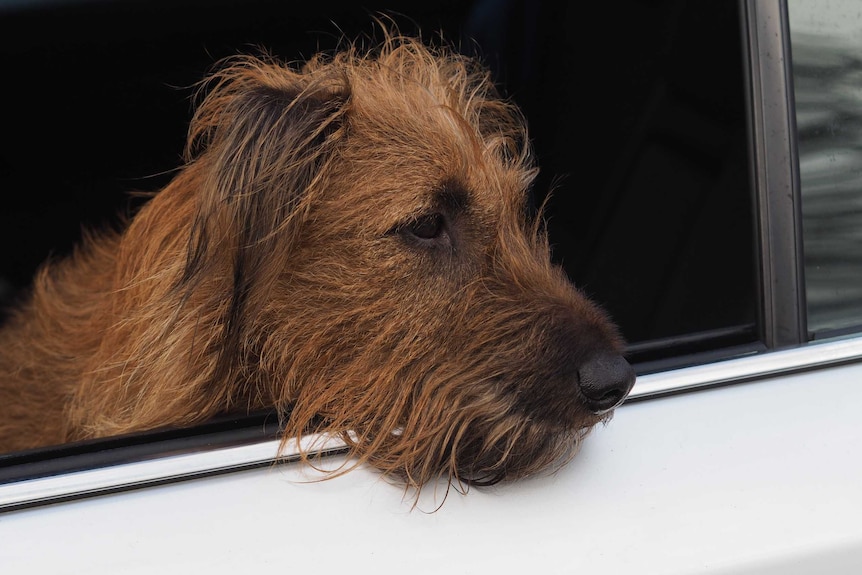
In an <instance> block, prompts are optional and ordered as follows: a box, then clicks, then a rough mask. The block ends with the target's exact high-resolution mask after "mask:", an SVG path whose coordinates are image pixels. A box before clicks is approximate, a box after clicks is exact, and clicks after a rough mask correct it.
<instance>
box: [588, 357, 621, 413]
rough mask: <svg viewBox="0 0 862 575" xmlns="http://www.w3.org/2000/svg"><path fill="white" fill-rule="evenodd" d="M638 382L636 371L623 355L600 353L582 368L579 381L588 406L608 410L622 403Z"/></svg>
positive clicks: (592, 409) (596, 410)
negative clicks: (636, 380)
mask: <svg viewBox="0 0 862 575" xmlns="http://www.w3.org/2000/svg"><path fill="white" fill-rule="evenodd" d="M634 383H635V372H634V370H633V369H632V366H630V365H629V362H627V361H626V360H625V359H624V358H623V357H622V356H620V355H617V354H615V353H600V354H596V355H594V356H592V357H591V358H589V359H588V360H587V361H586V362H584V363H583V364H582V365H581V367H580V368H579V369H578V385H579V386H580V388H581V394H582V395H583V397H584V399H585V400H586V403H587V407H588V408H589V409H590V410H591V411H593V412H595V413H604V412H607V411H610V410H611V409H613V408H615V407H616V406H617V405H619V404H620V403H622V401H623V399H625V397H626V395H628V393H629V391H631V388H632V386H633V385H634Z"/></svg>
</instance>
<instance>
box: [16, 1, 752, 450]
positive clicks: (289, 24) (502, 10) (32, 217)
mask: <svg viewBox="0 0 862 575" xmlns="http://www.w3.org/2000/svg"><path fill="white" fill-rule="evenodd" d="M203 6H205V7H206V14H207V18H206V19H204V20H201V19H200V17H199V16H200V13H201V11H200V9H198V8H199V7H203ZM383 8H384V6H376V5H374V3H372V4H371V5H363V6H356V5H354V3H349V2H347V3H339V2H336V3H327V4H326V5H321V6H316V5H302V6H294V5H292V4H291V5H288V4H284V3H275V4H273V3H265V2H252V3H239V2H237V3H233V2H222V3H217V4H215V5H213V4H211V3H206V2H195V1H189V2H183V3H179V4H177V3H173V2H167V1H153V2H149V3H135V4H134V5H128V6H124V8H123V9H122V10H120V9H117V8H116V5H115V4H111V3H109V2H108V3H87V2H82V3H75V2H69V3H63V4H62V5H53V4H50V3H48V4H45V5H44V6H42V7H41V8H38V9H36V8H29V7H23V8H22V7H18V8H16V9H12V8H9V9H7V12H5V13H0V37H2V38H4V42H2V43H0V50H2V56H3V60H4V62H6V66H7V71H6V73H7V75H8V76H9V77H17V78H25V77H26V78H28V82H27V83H26V84H25V85H22V86H21V88H20V89H18V90H7V91H3V93H2V94H0V98H2V100H0V101H2V103H3V107H2V109H4V110H6V111H7V112H6V114H7V115H9V114H11V115H14V118H15V121H12V122H10V123H9V125H8V126H7V131H6V137H5V138H3V139H2V141H0V189H3V190H21V192H20V197H19V199H20V202H21V203H20V205H19V206H18V207H16V208H15V209H14V210H3V211H0V245H3V246H5V247H4V249H3V250H2V253H0V257H2V259H0V303H2V304H3V305H4V306H5V305H12V304H13V303H14V302H15V300H16V298H17V297H18V296H19V295H20V294H22V293H24V292H25V291H26V289H27V285H28V284H29V282H30V281H31V279H32V276H33V274H34V272H35V270H36V269H37V267H38V265H39V263H40V262H41V261H43V260H45V259H46V258H47V257H49V256H50V257H62V256H63V255H64V254H67V253H69V252H70V251H71V250H72V246H73V245H74V244H75V243H76V242H77V241H78V240H79V239H80V229H81V225H82V223H83V225H84V226H86V227H97V228H98V227H106V226H111V225H115V223H116V222H117V221H118V220H119V219H120V218H118V217H117V214H132V213H133V212H134V209H135V208H136V206H138V205H140V203H141V202H142V201H145V196H143V195H133V196H130V195H129V192H130V191H145V192H149V191H156V190H158V189H159V188H160V187H162V186H164V185H165V184H166V183H167V182H168V181H169V180H170V178H171V176H172V175H173V173H174V172H173V170H174V169H175V168H176V167H177V165H178V164H179V162H180V159H179V155H180V153H181V150H182V146H183V141H184V139H185V131H186V129H187V126H188V120H189V118H190V114H191V105H190V95H191V93H192V90H191V89H190V88H189V87H191V86H193V85H194V84H195V82H197V81H199V80H200V79H201V78H202V77H203V75H204V74H205V73H206V71H207V70H208V69H209V68H210V67H211V66H212V64H213V63H214V62H215V61H216V60H218V59H219V58H220V57H223V56H228V55H230V54H233V53H235V52H236V51H237V50H245V51H254V48H253V47H254V46H265V47H267V48H269V50H270V51H271V52H272V53H273V54H275V55H276V56H279V57H281V58H283V59H287V60H296V59H301V58H305V57H308V56H309V55H311V54H312V53H314V52H315V51H317V50H318V49H334V48H336V47H337V46H338V44H339V42H340V40H339V35H340V34H341V33H342V32H343V33H344V34H345V35H346V36H347V37H356V36H360V35H362V34H373V31H372V30H373V25H372V24H371V23H370V17H369V13H373V12H374V11H375V10H378V9H383ZM405 16H406V18H403V19H399V20H398V21H399V23H400V24H401V25H402V30H403V31H404V32H407V33H412V32H416V31H417V30H419V31H421V32H422V34H423V35H424V37H425V38H427V39H429V40H433V38H434V36H435V34H436V32H437V31H438V30H442V32H443V35H444V37H446V38H447V39H449V40H450V41H451V42H453V43H455V44H456V45H457V46H459V49H461V50H462V51H464V52H465V53H468V54H471V55H476V56H478V57H480V58H481V59H482V60H483V61H485V62H486V64H487V65H488V66H489V67H490V68H491V70H492V73H493V75H494V77H495V79H496V80H497V82H498V84H499V85H500V87H501V90H502V91H503V93H504V94H505V95H506V96H508V97H510V98H511V99H513V100H514V101H515V102H516V103H517V104H518V105H519V106H520V107H521V108H522V109H523V111H524V113H525V115H526V117H527V121H528V124H529V129H530V135H531V138H532V140H533V143H534V146H535V151H536V155H537V160H538V163H539V165H540V166H541V173H540V176H539V179H538V181H537V183H536V185H535V187H534V189H533V195H534V203H535V204H536V205H540V204H543V203H544V202H546V200H547V204H546V211H545V216H546V217H547V221H548V228H549V233H550V237H551V241H552V244H553V257H554V259H555V260H556V261H557V262H558V263H559V264H560V265H561V266H563V268H564V269H565V271H566V272H567V273H568V274H569V277H570V278H571V279H572V280H573V281H574V282H575V283H576V284H577V285H578V286H579V287H580V288H581V289H582V290H583V291H584V292H585V293H586V294H587V295H589V296H590V297H591V298H593V299H594V300H596V301H597V302H599V303H600V304H601V305H602V306H603V307H604V308H605V309H606V310H607V311H608V313H609V314H610V316H611V317H612V318H613V319H614V320H615V321H616V322H617V323H618V324H619V326H620V330H621V332H622V335H623V336H624V337H625V339H626V340H627V342H628V357H629V359H630V361H631V362H632V363H633V364H634V365H635V367H636V369H638V371H639V372H640V373H649V372H656V371H660V370H663V369H667V368H669V367H679V366H682V365H691V364H696V363H699V362H703V361H705V360H706V359H716V358H726V357H734V356H736V355H739V354H741V353H750V352H752V351H760V350H762V349H764V345H763V342H762V337H761V326H760V325H759V324H760V322H761V320H760V317H761V313H760V310H759V307H760V305H761V303H760V301H759V300H760V294H759V292H758V278H757V271H756V270H757V259H758V250H759V245H758V242H757V240H756V233H755V227H756V226H755V221H756V214H755V202H754V190H753V186H754V185H753V183H752V178H751V172H752V165H751V164H752V161H751V157H750V153H749V152H750V144H749V139H750V137H749V121H748V109H747V102H746V94H747V92H746V68H745V60H746V54H745V52H744V46H745V43H744V41H743V39H742V34H741V30H742V26H740V12H739V8H738V6H737V5H736V4H735V3H731V2H722V3H703V2H696V1H690V2H681V3H680V2H658V3H650V4H648V5H647V4H644V3H641V2H626V3H624V4H623V5H619V4H617V3H587V4H573V3H568V4H566V3H562V4H561V3H532V2H523V3H521V2H508V1H504V0H500V1H491V2H462V3H453V2H445V1H439V2H425V3H416V4H415V5H412V6H411V8H410V9H409V10H407V11H406V13H405ZM333 22H334V23H335V24H337V27H336V26H335V25H334V24H333ZM584 22H596V23H603V24H602V25H605V24H607V23H610V22H612V23H613V25H612V26H611V25H607V30H606V31H605V33H603V34H601V35H598V36H596V35H593V34H585V35H582V34H574V33H572V31H573V30H577V29H578V28H579V27H581V26H583V23H584ZM106 23H110V25H106ZM154 30H158V31H159V33H158V35H154V33H153V31H154ZM156 37H157V38H156ZM611 44H612V45H613V49H612V50H610V49H608V50H606V49H605V47H606V46H609V45H611ZM34 68H35V69H38V70H41V71H43V72H44V73H40V74H33V73H32V70H33V69H34ZM57 86H62V87H63V91H64V97H63V99H62V101H59V102H58V101H57V98H56V94H57ZM183 87H185V88H183ZM22 119H26V121H23V120H22ZM46 134H51V137H45V135H46ZM34 150H39V153H34ZM46 158H50V159H51V169H45V168H44V165H43V163H44V161H45V159H46ZM551 191H552V193H551ZM251 421H252V422H251V424H248V425H246V426H245V427H249V425H250V426H251V427H254V426H256V425H257V424H256V423H255V420H251ZM228 427H230V425H229V426H228ZM239 427H243V424H239ZM258 427H259V426H258ZM219 429H222V427H220V428H219ZM271 431H272V430H269V431H268V432H267V433H270V432H271ZM134 443H136V444H137V443H140V442H139V441H138V440H135V441H134ZM113 445H117V446H119V447H122V444H113ZM119 447H118V448H119ZM99 449H101V448H100V447H99V446H96V447H94V448H90V447H87V448H85V449H84V450H85V451H88V452H89V451H93V450H99ZM27 457H29V458H30V460H32V459H33V457H34V456H32V455H28V456H27ZM52 457H54V454H50V453H49V454H47V455H45V454H42V455H39V456H38V457H36V460H38V462H40V464H41V462H42V461H43V460H45V459H51V458H52ZM6 461H7V462H8V465H13V464H15V462H16V460H14V458H7V460H6ZM28 461H29V460H28ZM2 463H3V461H0V464H2ZM75 465H77V464H75Z"/></svg>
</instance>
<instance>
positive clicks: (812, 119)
mask: <svg viewBox="0 0 862 575" xmlns="http://www.w3.org/2000/svg"><path fill="white" fill-rule="evenodd" d="M789 11H790V33H791V34H790V36H791V41H792V54H793V76H794V78H793V81H794V85H795V93H796V121H797V127H798V130H799V167H800V177H801V184H802V198H803V202H802V214H803V226H804V246H805V276H806V291H807V297H808V325H809V328H810V329H811V330H812V331H813V332H814V333H815V334H816V335H825V334H827V333H829V332H832V331H833V330H836V329H853V328H854V327H858V326H860V325H862V3H860V2H858V1H857V0H833V1H831V2H828V3H826V2H821V1H819V0H792V1H791V2H790V4H789Z"/></svg>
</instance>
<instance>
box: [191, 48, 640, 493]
mask: <svg viewBox="0 0 862 575" xmlns="http://www.w3.org/2000/svg"><path fill="white" fill-rule="evenodd" d="M207 86H208V95H207V96H206V98H205V99H204V101H203V103H202V105H201V106H200V108H199V110H198V112H197V114H196V117H195V119H194V122H193V125H192V129H191V138H190V146H189V150H190V161H191V166H190V168H194V169H198V170H200V171H201V172H202V173H205V174H207V176H206V179H205V183H204V185H203V186H202V189H201V192H200V199H199V201H198V205H197V212H196V214H197V215H196V218H195V223H194V226H193V230H192V233H191V235H190V241H189V252H188V262H187V265H186V270H185V274H184V276H183V279H182V282H181V283H182V285H183V286H185V287H186V289H189V290H194V289H197V287H199V286H200V285H202V284H203V283H206V282H209V283H210V284H212V283H213V282H215V283H216V284H218V285H221V286H222V287H221V288H220V289H210V293H211V295H210V296H209V297H211V298H212V300H213V301H212V307H213V309H216V308H217V309H221V310H223V314H222V316H221V318H220V319H219V322H218V329H220V330H221V334H222V335H221V337H220V340H219V342H220V343H219V345H218V346H217V349H216V355H217V357H216V358H215V359H214V363H215V365H216V366H217V367H216V369H215V370H214V372H213V373H214V376H213V377H214V378H215V379H219V380H221V381H224V380H230V381H232V382H236V383H235V385H236V386H238V387H241V388H242V389H243V390H244V392H243V393H245V394H247V396H248V398H249V399H248V402H249V404H253V405H260V406H262V405H266V404H267V403H275V404H276V405H278V406H279V407H280V408H282V409H284V410H286V411H288V410H289V413H290V415H289V418H288V421H287V431H286V433H287V437H288V438H289V437H295V436H297V435H300V434H302V433H303V432H308V431H327V432H335V433H340V434H342V436H343V437H344V439H345V441H347V442H348V444H349V445H350V446H351V447H352V449H353V452H354V455H355V456H357V459H356V460H358V461H368V462H370V463H371V464H373V465H375V466H376V467H378V468H380V469H381V470H383V471H385V472H387V473H391V474H395V475H398V476H400V477H403V478H404V479H406V481H407V483H408V485H413V486H420V485H422V484H423V483H425V482H426V481H428V480H430V479H432V478H434V477H437V476H440V475H441V474H442V475H443V476H448V477H449V478H450V479H457V480H460V481H465V482H472V483H480V484H482V483H494V482H497V481H499V480H501V479H504V478H510V477H518V476H523V475H527V474H530V473H533V472H535V471H538V470H540V469H544V468H547V467H548V466H553V465H554V464H557V463H560V462H562V461H565V460H566V458H567V457H569V456H571V455H572V454H573V453H574V451H575V449H576V448H577V445H578V443H579V441H580V440H581V438H582V437H583V436H584V435H585V434H586V433H587V432H588V431H589V430H590V428H592V427H593V426H594V425H595V424H596V423H598V422H600V421H602V420H603V419H606V418H607V417H609V414H610V413H611V411H612V409H613V408H614V407H616V406H617V405H619V403H620V402H621V401H622V400H623V399H624V397H625V396H626V394H627V393H628V391H629V390H630V388H631V386H632V384H633V382H634V374H633V372H632V370H631V368H630V367H629V365H628V364H627V363H626V362H625V360H624V359H623V358H622V357H621V355H620V354H621V341H620V338H619V336H618V335H617V331H616V329H615V328H614V326H613V325H612V324H611V323H610V322H609V320H608V319H607V317H606V316H605V314H604V313H603V312H602V311H601V310H599V309H598V308H597V307H596V306H595V305H594V304H592V303H591V302H590V301H588V299H587V298H586V297H584V295H582V294H581V293H580V292H579V291H578V290H577V289H576V288H575V287H573V286H572V285H571V283H570V282H569V281H568V279H567V278H566V277H565V275H564V274H563V272H562V271H561V270H560V269H559V268H558V267H556V266H554V265H553V264H552V263H551V261H550V255H549V247H548V241H547V238H546V237H545V235H544V233H543V231H542V227H541V225H540V222H541V216H536V215H533V216H531V215H530V210H529V209H528V190H529V186H530V184H531V182H532V180H533V177H534V175H535V169H534V166H533V163H532V158H531V155H530V150H529V145H528V139H527V134H526V130H525V127H524V122H523V119H522V117H521V116H520V114H519V113H518V111H517V109H516V108H515V107H513V106H512V105H511V104H510V103H508V102H506V101H504V100H502V99H500V97H499V96H498V95H497V93H496V91H495V90H494V87H493V84H492V82H491V81H490V79H489V76H488V73H487V72H486V71H485V70H484V69H482V68H481V67H479V66H478V65H477V64H476V63H475V62H473V61H472V60H469V59H467V58H464V57H461V56H458V55H455V54H454V53H452V52H450V51H447V50H445V49H437V50H432V49H429V48H426V47H425V46H423V45H422V44H421V43H419V42H417V41H414V40H409V39H404V38H396V37H389V38H387V40H386V41H385V42H384V43H383V45H382V46H381V47H380V48H378V49H376V50H374V51H371V52H360V51H359V50H357V49H349V50H347V51H344V52H341V53H338V54H336V55H334V56H331V57H324V56H318V57H315V58H314V59H312V60H311V61H310V62H308V63H306V64H305V65H304V66H303V67H301V68H299V69H294V68H291V67H290V66H285V65H282V64H279V63H276V62H273V61H264V60H259V59H254V58H242V59H239V60H233V61H231V62H230V63H229V64H228V65H227V66H225V67H224V68H223V69H222V70H221V71H219V72H217V73H216V74H215V75H214V76H213V77H212V79H210V80H209V82H208V84H207ZM213 278H216V279H213ZM218 282H221V283H220V284H219V283H218Z"/></svg>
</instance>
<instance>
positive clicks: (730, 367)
mask: <svg viewBox="0 0 862 575" xmlns="http://www.w3.org/2000/svg"><path fill="white" fill-rule="evenodd" d="M860 360H862V335H856V336H853V337H848V338H842V339H835V340H824V341H818V342H813V343H809V344H807V345H803V346H801V347H795V348H790V349H783V350H779V351H770V352H764V353H758V354H754V355H747V356H743V357H737V358H734V359H728V360H724V361H718V362H715V363H707V364H702V365H695V366H691V367H685V368H681V369H676V370H671V371H665V372H662V373H653V374H649V375H642V376H640V377H639V378H638V380H637V383H636V384H635V386H634V389H632V392H631V393H630V394H629V398H628V399H629V400H638V399H646V398H650V397H658V396H662V395H669V394H675V393H681V392H685V391H690V390H694V389H703V388H709V387H717V386H722V385H728V384H731V383H739V382H743V381H751V380H755V379H762V378H766V377H772V376H776V375H782V374H788V373H793V372H797V371H805V370H810V369H816V368H822V367H826V366H829V365H838V364H842V363H850V362H854V361H860Z"/></svg>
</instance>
